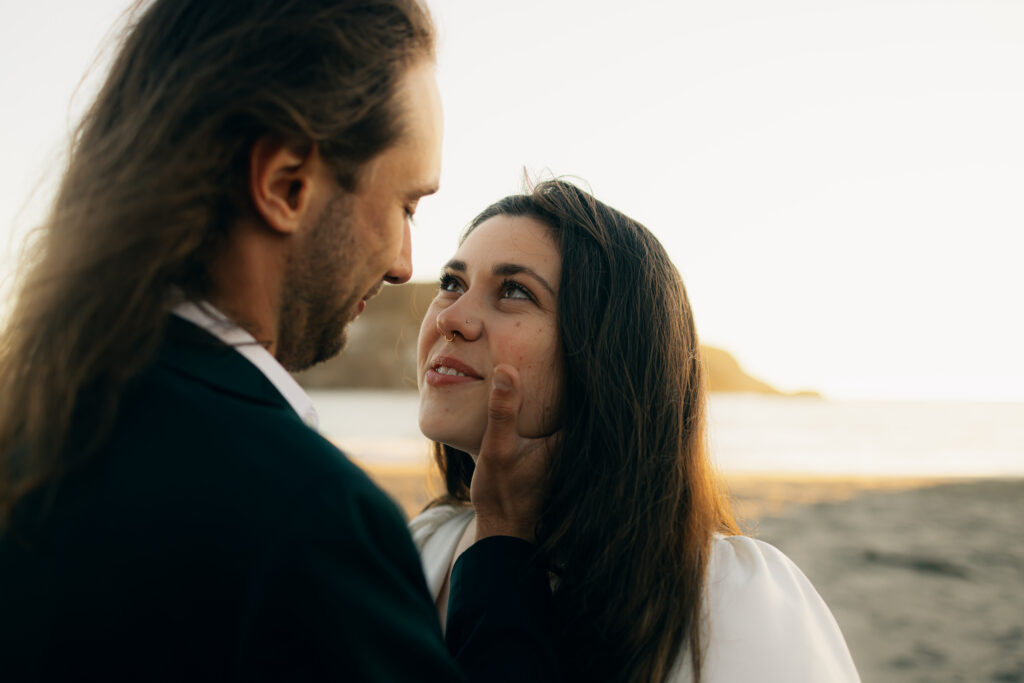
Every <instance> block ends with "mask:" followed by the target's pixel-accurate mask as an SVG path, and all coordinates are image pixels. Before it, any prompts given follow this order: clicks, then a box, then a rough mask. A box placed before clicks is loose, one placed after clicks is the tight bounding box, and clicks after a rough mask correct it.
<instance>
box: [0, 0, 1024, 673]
mask: <svg viewBox="0 0 1024 683" xmlns="http://www.w3.org/2000/svg"><path fill="white" fill-rule="evenodd" d="M128 4H129V3H127V2H125V1H124V0H90V2H88V3H83V2H73V1H71V0H49V1H48V0H37V1H36V2H33V3H20V4H18V5H15V6H11V7H8V8H5V13H4V14H5V21H4V22H2V23H0V74H2V82H0V86H2V92H3V97H2V98H0V121H2V123H3V125H2V126H0V149H2V150H3V152H4V159H5V163H3V164H0V287H2V289H0V291H2V293H3V298H2V300H3V301H5V302H6V301H8V300H9V297H10V291H11V287H12V286H13V283H14V282H15V273H16V266H17V260H18V252H19V249H20V245H21V244H22V242H23V240H24V239H25V237H26V235H28V234H29V232H30V230H31V228H32V227H34V226H35V225H37V224H38V223H40V222H41V220H42V219H43V217H44V215H45V211H46V208H47V204H48V201H49V199H50V197H51V196H52V193H53V190H54V187H55V185H56V183H57V182H58V181H59V179H60V174H61V172H62V170H63V164H64V160H65V158H66V150H67V145H68V139H69V138H68V135H69V132H70V131H71V130H72V129H73V127H74V125H75V124H76V122H77V120H78V118H79V116H80V115H81V113H82V112H83V111H84V109H85V108H86V107H87V106H88V104H89V102H90V101H91V98H92V95H93V93H94V92H95V90H96V88H97V86H98V84H99V82H100V81H101V80H102V77H103V75H104V73H105V68H106V64H107V63H108V59H109V57H110V54H111V50H112V49H113V48H114V47H116V38H117V32H116V28H114V27H116V26H117V25H118V21H119V17H121V15H122V12H123V11H124V10H125V9H126V8H127V6H128ZM429 4H430V7H431V9H432V11H433V13H434V16H435V20H436V22H437V24H438V27H439V31H440V36H441V40H440V53H439V64H438V79H439V83H440V87H441V92H442V97H443V99H444V106H445V125H446V136H445V145H444V155H445V158H444V170H443V175H442V189H441V192H440V193H439V194H438V195H437V196H436V197H431V198H428V199H426V200H424V201H423V202H422V203H421V205H420V210H419V211H418V213H417V216H416V226H415V228H414V235H413V238H414V266H415V271H416V275H415V278H416V280H417V282H415V283H413V284H410V285H405V286H402V287H395V288H387V289H386V290H385V292H384V293H383V294H382V295H381V296H380V297H378V298H377V299H375V300H374V301H373V302H371V304H370V306H369V307H368V309H367V311H366V313H364V314H363V316H362V317H361V318H360V319H359V320H358V321H357V322H356V323H355V324H354V325H353V328H352V331H351V334H350V340H351V341H350V345H349V348H348V349H347V350H346V352H345V354H344V356H343V357H341V358H340V359H338V360H337V361H335V362H332V363H329V364H325V365H323V366H320V367H318V368H315V369H314V370H313V371H310V372H308V373H305V374H303V375H302V376H301V377H300V380H301V381H302V382H303V383H304V384H305V385H306V386H307V387H309V388H310V391H311V394H312V396H313V398H314V401H315V402H316V404H317V406H318V408H319V410H320V414H321V422H322V429H323V431H324V432H325V433H326V434H327V435H328V436H329V437H330V438H332V439H333V440H335V441H336V442H337V443H338V444H339V445H340V446H342V447H343V448H345V449H346V450H347V451H348V452H349V453H350V454H352V455H353V457H355V458H356V459H357V460H358V461H359V462H361V463H362V464H363V465H364V466H365V467H366V468H367V469H368V470H369V471H370V472H371V474H372V475H373V476H375V477H376V478H377V479H378V481H380V482H381V484H382V485H383V486H384V487H385V488H386V489H388V490H389V491H390V492H391V493H392V494H393V495H394V496H395V498H396V499H397V500H398V502H399V503H400V504H401V505H403V507H404V508H405V509H406V511H407V512H409V513H410V514H414V513H415V512H416V511H417V510H418V509H419V508H421V507H422V505H423V504H425V503H426V502H427V501H428V500H429V499H430V497H431V496H432V495H434V494H436V493H437V488H436V483H435V482H433V480H432V479H431V475H430V468H429V464H428V462H427V456H426V445H425V444H424V442H423V440H422V437H420V435H419V432H418V428H417V425H416V395H415V364H414V348H415V338H416V332H417V329H418V321H419V317H420V316H421V315H422V312H423V310H424V309H425V307H426V302H428V301H429V300H430V298H431V297H432V296H433V290H434V289H436V284H434V283H435V282H436V277H437V274H438V272H439V271H440V268H441V266H442V265H443V263H444V262H445V261H446V260H447V259H448V257H449V256H450V255H451V253H452V252H453V251H454V249H455V246H456V241H457V239H458V236H459V234H460V233H461V231H462V229H463V228H464V227H465V226H466V224H467V223H468V222H469V220H470V219H471V218H472V217H473V216H474V215H475V214H476V213H477V212H478V211H479V210H480V209H482V208H483V207H484V206H486V205H487V204H489V203H490V202H492V201H494V200H495V199H498V198H499V197H501V196H504V195H506V194H510V193H514V192H518V191H520V190H522V189H523V181H524V175H525V176H529V177H531V178H538V177H544V176H547V175H559V176H561V175H569V176H573V177H575V178H577V179H578V182H580V183H581V184H583V185H584V186H585V187H588V188H590V189H591V190H592V191H593V193H594V194H595V195H596V196H597V197H598V198H600V199H602V200H604V201H605V202H607V203H609V204H611V205H612V206H614V207H616V208H618V209H620V210H622V211H623V212H625V213H627V214H629V215H631V216H633V217H635V218H637V219H639V220H640V221H641V222H643V223H644V224H645V225H647V226H648V227H649V228H650V229H651V230H652V231H653V232H654V233H655V234H656V235H657V236H658V237H659V239H660V240H661V241H662V242H663V243H664V244H665V247H666V248H667V250H668V251H669V254H670V255H671V256H672V258H673V260H674V262H675V264H676V265H677V267H678V268H679V270H680V272H681V273H682V275H683V279H684V281H685V283H686V286H687V289H688V292H689V294H690V298H691V301H692V303H693V306H694V309H695V313H696V319H697V325H698V330H699V332H700V334H701V338H702V340H703V342H704V343H705V347H704V357H705V361H706V362H707V364H708V366H709V374H710V381H711V389H712V390H713V391H714V393H713V394H712V395H711V398H710V407H709V413H710V418H711V433H710V447H711V453H712V456H713V457H714V458H715V460H716V462H717V463H718V465H719V467H720V469H721V470H722V472H723V474H724V477H725V480H726V483H727V484H728V486H729V487H730V489H731V491H732V493H733V495H734V498H735V500H736V503H737V507H738V509H739V511H740V512H741V514H742V516H743V518H744V519H745V520H746V523H747V526H748V528H749V529H750V531H751V533H754V534H756V535H759V536H760V537H762V538H764V539H766V540H769V541H771V542H773V543H775V544H776V545H778V546H779V547H780V548H782V549H783V550H784V551H785V552H787V553H788V554H789V555H790V556H791V557H793V559H794V560H795V561H796V562H797V563H798V564H799V565H800V566H801V567H802V568H803V569H804V571H805V572H806V573H807V574H808V575H809V577H810V578H811V580H812V582H813V583H814V584H815V585H816V586H817V587H818V589H819V591H820V592H821V593H822V595H823V596H824V597H825V599H826V601H827V602H828V603H829V604H830V606H831V607H832V608H833V611H834V612H835V614H836V617H837V619H838V620H839V623H840V626H841V627H842V629H843V631H844V633H845V634H846V636H847V639H848V641H849V643H850V647H851V650H852V652H853V654H854V658H855V660H856V661H857V663H858V666H859V668H860V669H861V673H862V676H863V677H864V680H866V681H869V680H870V681H875V680H878V681H917V680H921V681H924V680H928V681H944V680H949V681H989V680H991V681H1022V680H1024V616H1022V615H1024V599H1022V597H1021V595H1022V593H1021V590H1020V589H1021V587H1022V585H1024V543H1022V541H1024V533H1022V532H1024V529H1022V526H1021V521H1020V520H1021V519H1024V495H1022V494H1024V484H1022V479H1021V478H1022V477H1024V353H1022V352H1021V349H1024V315H1022V314H1021V309H1022V306H1021V303H1020V300H1021V297H1022V295H1024V268H1021V266H1020V261H1021V255H1022V253H1024V201H1022V199H1021V197H1022V196H1024V195H1022V187H1024V126H1022V125H1021V121H1024V78H1022V77H1021V74H1022V69H1024V3H1020V2H1013V1H1010V0H927V1H924V0H921V1H910V0H886V1H885V2H881V1H876V0H836V1H834V2H830V3H820V2H811V1H810V0H773V1H772V2H764V1H763V0H733V1H732V2H728V3H707V2H705V3H698V2H693V1H690V0H686V1H683V2H653V1H650V0H648V1H640V0H638V1H637V2H633V3H628V4H627V3H610V2H608V3H605V2H596V1H594V0H590V1H583V0H547V1H544V2H541V1H540V0H522V1H520V2H516V3H499V2H494V1H487V0H433V1H431V2H429ZM0 308H2V307H0Z"/></svg>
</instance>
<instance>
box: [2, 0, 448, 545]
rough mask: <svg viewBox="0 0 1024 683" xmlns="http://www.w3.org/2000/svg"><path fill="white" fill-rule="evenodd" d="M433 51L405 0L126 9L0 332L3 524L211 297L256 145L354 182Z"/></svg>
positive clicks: (87, 450)
mask: <svg viewBox="0 0 1024 683" xmlns="http://www.w3.org/2000/svg"><path fill="white" fill-rule="evenodd" d="M433 58H434V29H433V25H432V23H431V19H430V16H429V14H428V13H427V10H426V9H425V8H424V7H423V6H422V5H421V4H420V3H419V2H418V0H218V1H216V2H211V1H208V0H156V1H155V2H152V3H148V4H145V5H144V4H143V3H138V4H136V5H135V6H134V8H133V10H132V11H131V12H130V13H129V15H128V28H127V30H126V32H125V34H124V36H123V38H122V42H121V45H120V49H119V52H118V54H117V56H116V58H115V60H114V63H113V66H112V68H111V70H110V73H109V75H108V76H107V78H106V81H105V83H104V85H103V86H102V88H101V90H100V92H99V94H98V96H97V98H96V100H95V102H94V103H93V105H92V106H91V108H90V109H89V110H88V112H87V113H86V115H85V116H84V118H83V120H82V122H81V124H80V125H79V127H78V128H77V130H76V132H75V135H74V137H73V141H72V146H71V151H70V156H69V161H68V166H67V169H66V172H65V173H64V175H63V178H62V181H61V183H60V186H59V189H58V192H57V195H56V198H55V201H54V203H53V206H52V208H51V211H50V213H49V216H48V218H47V220H46V221H45V223H44V224H43V225H42V226H41V227H40V228H39V229H37V231H36V234H35V237H36V239H35V243H34V248H33V251H32V252H31V253H30V255H29V258H28V260H27V262H26V263H25V264H23V268H24V269H25V272H24V275H23V277H22V278H21V281H20V284H19V288H18V291H17V295H16V300H15V302H14V305H13V307H12V311H11V315H10V317H9V319H8V321H7V323H6V326H5V327H4V329H3V330H2V332H0V527H2V526H3V525H4V524H5V522H6V521H8V520H9V517H10V513H11V510H12V508H13V506H14V505H15V503H16V501H18V500H19V499H20V498H21V497H22V496H24V495H25V494H26V493H27V492H29V491H31V490H33V489H35V488H37V487H39V486H41V485H43V484H46V483H48V482H53V481H56V480H58V479H59V478H60V477H61V476H63V475H64V474H66V473H67V472H69V471H72V470H74V469H76V468H78V467H80V466H81V465H83V464H84V463H86V462H87V461H89V460H90V459H91V458H92V457H93V456H94V455H95V453H96V452H97V446H98V445H99V444H100V443H101V441H102V439H103V438H104V435H105V432H106V431H108V430H109V426H110V425H111V423H112V422H113V419H114V417H115V414H116V409H117V400H118V395H119V393H120V392H121V390H122V389H123V388H124V386H125V384H126V383H127V382H128V381H129V380H130V379H131V378H132V377H133V376H134V375H135V374H137V373H138V372H139V370H140V369H141V368H142V367H144V366H145V365H146V364H147V363H148V362H149V361H150V360H151V358H152V356H153V354H154V353H155V350H156V347H157V345H158V343H159V341H160V339H161V337H162V334H163V329H164V322H165V320H166V317H167V313H168V311H169V310H170V308H171V307H172V306H173V304H174V303H175V298H176V297H179V298H180V297H181V296H182V295H184V296H185V297H186V298H191V299H196V298H201V297H203V296H204V295H205V294H206V293H207V292H208V289H209V287H210V282H209V278H208V266H209V264H210V261H211V258H212V255H213V254H214V253H215V252H216V250H217V248H218V246H219V245H220V244H222V243H223V241H224V238H225V236H226V234H227V233H228V231H229V230H230V228H231V226H232V225H233V224H234V222H235V221H236V220H237V219H239V218H240V217H242V216H244V215H246V214H250V215H251V213H252V212H253V211H254V210H253V209H252V207H251V204H250V201H249V197H248V194H247V191H246V187H247V185H246V178H247V174H248V163H249V152H250V150H251V148H252V145H253V143H254V142H255V141H256V140H257V139H259V138H260V137H262V136H266V135H270V136H275V137H278V138H280V139H281V140H282V141H284V142H287V143H289V144H295V145H299V146H304V147H307V148H312V146H316V148H317V149H318V151H319V152H320V154H321V156H322V157H323V158H324V159H325V160H326V161H327V162H328V163H329V164H331V167H332V168H333V170H334V171H335V173H336V176H337V179H338V181H339V183H340V184H341V186H342V187H343V188H344V189H348V190H351V189H354V188H355V187H356V186H357V183H358V181H359V170H360V169H361V168H362V165H363V164H364V163H365V162H366V161H367V160H369V159H370V158H372V157H373V156H375V155H376V154H377V153H379V152H380V151H382V150H384V149H386V148H387V147H388V146H390V145H391V144H393V143H394V142H395V141H396V140H397V139H398V137H399V136H400V135H401V134H402V121H401V119H402V103H401V102H397V101H396V100H397V99H398V98H397V97H396V93H397V90H398V84H399V81H400V79H401V77H402V75H403V74H404V73H405V70H406V69H407V68H408V67H409V66H410V65H412V64H413V63H414V62H416V61H418V60H421V59H433ZM72 423H74V429H72ZM79 427H81V430H79ZM72 432H73V433H74V436H75V438H74V445H73V447H72V446H71V445H69V435H70V434H71V433H72Z"/></svg>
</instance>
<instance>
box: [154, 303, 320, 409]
mask: <svg viewBox="0 0 1024 683" xmlns="http://www.w3.org/2000/svg"><path fill="white" fill-rule="evenodd" d="M171 312H172V313H173V314H174V315H176V316H178V317H179V318H183V319H185V320H187V321H189V322H190V323H192V324H194V325H198V326H199V327H201V328H203V329H204V330H206V331H207V332H209V333H210V334H212V335H213V336H215V337H217V339H220V340H221V341H222V342H224V343H225V344H227V345H228V346H231V347H233V348H234V349H235V351H237V352H238V353H240V354H242V355H243V356H245V358H246V359H248V361H249V362H250V363H252V364H253V365H255V366H256V369H257V370H259V371H260V372H262V373H263V376H264V377H266V378H267V379H268V380H269V381H270V383H271V384H273V385H274V388H276V389H277V390H278V391H279V392H280V393H281V396H283V397H284V399H285V400H286V401H288V405H290V406H291V407H292V410H294V411H295V414H296V415H298V416H299V417H300V418H301V419H302V421H303V422H305V423H306V426H308V427H310V428H311V429H317V428H318V427H319V424H320V419H319V417H318V416H317V413H316V408H314V407H313V400H312V399H311V398H309V395H308V394H306V392H305V391H303V390H302V387H300V386H299V383H298V382H296V381H295V379H294V378H293V377H292V376H291V375H289V374H288V371H287V370H285V369H284V367H283V366H282V365H281V364H280V363H278V362H277V359H276V358H274V357H273V356H272V355H270V352H269V351H267V350H266V349H265V348H264V347H263V345H262V344H260V343H259V342H258V341H256V339H255V337H253V336H252V335H251V334H249V333H248V332H246V331H245V330H243V329H242V328H241V327H239V326H238V325H236V324H235V323H234V322H232V321H231V320H230V319H229V318H228V317H227V316H226V315H224V314H223V313H221V312H220V311H218V310H217V309H216V307H214V306H213V304H210V303H208V302H205V301H202V302H199V303H196V302H193V301H185V302H182V303H180V304H178V305H177V306H175V307H174V309H173V310H172V311H171Z"/></svg>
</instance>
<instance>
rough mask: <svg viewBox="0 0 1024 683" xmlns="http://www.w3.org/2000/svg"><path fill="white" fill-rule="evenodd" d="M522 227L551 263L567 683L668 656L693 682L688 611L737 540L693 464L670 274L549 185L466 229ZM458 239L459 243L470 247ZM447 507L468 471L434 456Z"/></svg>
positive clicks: (440, 453)
mask: <svg viewBox="0 0 1024 683" xmlns="http://www.w3.org/2000/svg"><path fill="white" fill-rule="evenodd" d="M501 215H504V216H528V217H531V218H534V219H536V220H538V221H540V222H541V223H543V224H544V225H546V226H548V228H549V229H550V230H551V234H552V235H553V237H554V239H555V242H556V244H558V246H559V249H560V251H561V255H562V276H561V282H560V285H559V291H558V325H559V332H560V335H559V336H560V338H561V344H562V348H561V353H562V356H563V358H564V364H563V367H564V376H563V377H562V386H563V395H562V404H561V415H562V419H563V423H562V428H561V448H560V451H559V453H558V454H557V455H556V456H555V457H554V458H553V460H552V465H551V471H550V475H549V482H548V485H549V490H548V497H547V500H546V501H545V503H544V507H543V511H542V513H541V517H540V520H539V523H538V528H537V539H538V543H539V546H540V552H541V557H542V558H544V560H545V561H546V562H548V563H549V566H550V567H551V570H552V571H553V572H554V573H555V575H556V576H557V584H556V589H555V593H554V600H555V609H556V614H557V617H558V620H559V629H558V636H557V637H558V650H559V654H560V657H561V662H562V666H563V671H564V673H565V674H566V677H567V679H570V680H588V681H631V682H636V683H651V682H652V681H663V680H665V678H666V677H667V676H668V674H669V673H670V671H671V669H672V667H673V664H674V663H675V662H676V660H677V658H678V657H680V656H681V653H682V652H684V651H688V652H689V654H690V657H691V662H692V668H693V674H694V680H697V681H699V680H700V667H701V661H702V656H701V646H702V644H701V616H700V614H701V609H702V604H703V601H702V598H703V595H704V581H705V571H706V567H707V562H708V555H709V552H710V548H711V543H712V540H713V537H714V534H715V533H719V532H720V533H726V534H730V533H736V531H737V529H736V524H735V522H734V519H733V515H732V512H731V510H730V506H729V503H728V501H727V499H726V497H725V496H724V494H723V492H722V490H721V489H720V487H719V486H718V484H717V481H716V476H715V473H714V471H713V468H712V465H711V463H710V461H709V459H708V454H707V451H706V434H705V430H706V418H705V379H704V370H703V365H702V363H701V359H700V353H699V347H698V343H697V334H696V328H695V326H694V322H693V314H692V312H691V310H690V303H689V301H688V299H687V296H686V291H685V289H684V287H683V283H682V280H681V279H680V277H679V273H678V271H677V270H676V268H675V267H674V266H673V265H672V262H671V261H670V260H669V258H668V255H667V254H666V253H665V250H664V248H663V247H662V246H661V244H660V243H659V242H658V240H657V239H656V238H655V237H654V236H653V235H652V234H651V233H650V232H649V231H648V230H647V229H646V228H645V227H644V226H642V225H640V224H639V223H638V222H636V221H634V220H632V219H631V218H629V217H627V216H625V215H623V214H622V213H620V212H618V211H616V210H614V209H612V208H610V207H608V206H606V205H605V204H603V203H601V202H599V201H598V200H596V199H595V198H594V197H592V196H591V195H590V194H588V193H586V192H584V191H582V190H580V189H579V188H577V187H576V186H574V185H572V184H570V183H566V182H563V181H558V180H552V181H547V182H544V183H541V184H539V185H538V186H537V187H536V188H535V189H534V190H533V192H532V193H530V194H524V195H513V196H510V197H506V198H505V199H502V200H500V201H498V202H497V203H495V204H493V205H491V206H490V207H488V208H487V209H485V210H484V211H483V212H482V213H481V214H480V215H479V216H477V217H476V219H474V221H473V223H472V224H471V225H470V228H469V231H468V232H471V231H472V230H473V228H475V227H476V226H478V225H480V224H481V223H483V222H484V221H485V220H487V219H488V218H491V217H494V216H501ZM468 232H467V234H468ZM434 449H435V459H436V461H437V464H438V466H439V467H440V469H441V472H442V473H443V475H444V477H445V482H446V487H447V491H448V495H447V496H445V497H444V498H443V499H441V500H440V501H437V502H443V501H449V502H451V501H459V502H468V501H469V484H470V481H471V480H472V475H473V461H472V460H471V459H470V457H469V456H468V455H467V454H466V453H463V452H461V451H457V450H454V449H452V448H449V447H447V446H442V445H440V444H435V446H434Z"/></svg>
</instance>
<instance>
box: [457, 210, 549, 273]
mask: <svg viewBox="0 0 1024 683" xmlns="http://www.w3.org/2000/svg"><path fill="white" fill-rule="evenodd" d="M454 258H455V259H457V260H459V261H462V262H464V263H465V264H466V265H467V267H487V266H488V265H490V264H494V263H504V262H512V263H520V262H521V263H522V264H523V265H526V266H529V267H530V268H532V269H534V270H536V271H538V272H542V273H543V274H544V275H545V276H548V277H551V278H554V279H555V281H557V276H558V274H559V273H560V271H561V266H562V257H561V254H559V252H558V246H557V245H556V244H555V240H554V238H553V237H552V236H551V230H550V228H548V226H546V225H544V224H543V223H541V222H540V221H538V220H536V219H535V218H531V217H528V216H494V217H492V218H488V219H487V220H485V221H484V222H482V223H481V224H480V225H478V226H477V227H476V228H474V229H473V230H472V231H471V232H470V233H469V234H468V235H467V236H466V239H465V240H463V242H462V244H461V245H460V246H459V249H458V251H457V252H456V253H455V257H454Z"/></svg>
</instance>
